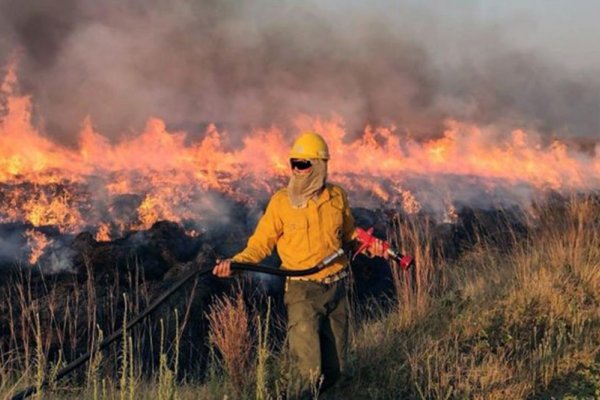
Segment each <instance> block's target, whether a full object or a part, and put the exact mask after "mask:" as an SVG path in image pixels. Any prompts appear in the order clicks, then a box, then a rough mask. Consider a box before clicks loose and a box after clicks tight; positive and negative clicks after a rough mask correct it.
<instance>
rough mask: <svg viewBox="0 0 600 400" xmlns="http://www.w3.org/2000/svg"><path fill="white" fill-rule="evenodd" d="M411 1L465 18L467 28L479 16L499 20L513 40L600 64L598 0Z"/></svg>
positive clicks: (575, 63)
mask: <svg viewBox="0 0 600 400" xmlns="http://www.w3.org/2000/svg"><path fill="white" fill-rule="evenodd" d="M412 3H413V4H415V5H419V6H421V7H426V8H428V9H430V10H431V11H432V12H434V13H436V14H437V15H439V16H445V17H446V18H447V19H449V20H455V21H456V22H461V23H462V24H464V29H465V30H469V24H470V23H473V22H474V21H476V23H481V24H496V26H497V28H498V30H499V31H501V32H502V34H503V35H504V36H505V37H506V39H507V40H509V41H510V42H511V44H513V45H515V46H517V47H520V48H523V49H527V48H528V49H532V50H537V51H542V52H544V53H545V54H547V55H549V56H551V57H552V59H553V60H554V61H556V62H560V63H563V64H564V65H567V66H572V67H577V68H594V69H597V68H600V46H599V41H600V23H599V22H600V19H599V18H600V1H598V0H454V1H450V0H446V1H444V0H428V1H418V0H412ZM490 26H491V25H490ZM455 38H456V36H455Z"/></svg>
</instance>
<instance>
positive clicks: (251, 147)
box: [0, 66, 600, 259]
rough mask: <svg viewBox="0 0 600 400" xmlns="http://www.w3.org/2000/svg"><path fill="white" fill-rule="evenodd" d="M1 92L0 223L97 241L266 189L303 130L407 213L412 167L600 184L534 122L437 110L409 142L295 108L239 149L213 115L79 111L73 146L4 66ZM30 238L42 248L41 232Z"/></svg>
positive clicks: (596, 172)
mask: <svg viewBox="0 0 600 400" xmlns="http://www.w3.org/2000/svg"><path fill="white" fill-rule="evenodd" d="M0 100H3V104H4V107H3V109H2V110H0V111H1V112H2V115H1V116H0V185H3V186H2V191H3V192H5V194H4V196H3V197H2V198H0V222H14V221H27V222H29V223H31V224H32V225H34V226H41V225H55V226H57V227H58V228H59V229H60V231H61V232H70V233H74V232H77V231H79V230H81V229H85V228H86V227H90V226H92V227H96V228H95V231H96V232H97V233H96V238H97V239H98V240H110V237H111V232H115V230H116V231H123V230H126V229H146V228H148V227H150V226H151V225H152V224H153V223H154V222H156V221H158V220H161V219H169V220H172V221H177V222H182V221H185V220H198V219H200V220H201V219H202V218H203V217H205V215H199V212H200V211H199V210H204V211H206V210H209V212H212V211H214V210H218V208H219V205H218V204H213V205H209V206H207V205H206V204H204V205H203V206H202V207H200V208H199V206H198V204H197V203H198V199H199V198H201V197H202V193H204V192H205V191H216V192H220V193H222V194H224V195H227V196H232V197H234V198H236V199H238V200H244V201H250V202H252V201H253V196H254V194H255V193H257V192H263V193H264V192H272V191H273V190H275V189H276V188H277V187H278V186H280V185H281V184H282V182H284V179H285V176H286V174H287V173H288V161H287V153H288V150H289V146H290V144H291V141H292V140H293V137H294V136H295V135H296V134H297V133H298V132H299V131H302V130H308V129H310V130H314V131H317V132H320V133H322V134H323V135H324V137H325V138H326V140H327V142H328V143H329V146H330V151H331V161H330V165H329V171H330V174H331V180H332V181H336V182H339V183H341V184H342V185H343V186H344V187H345V188H346V189H348V190H349V191H350V193H351V200H353V201H354V202H355V204H357V203H358V200H359V198H358V195H357V193H363V194H364V193H366V194H368V195H369V196H371V198H374V199H377V200H378V201H379V202H381V203H393V204H398V205H399V206H400V207H402V208H403V210H404V211H405V212H407V213H418V212H420V211H421V210H422V209H423V208H424V206H423V204H422V203H423V201H424V199H423V197H422V196H420V195H417V194H416V193H414V192H412V191H411V190H409V189H407V186H406V184H405V182H406V178H407V177H410V176H425V177H432V176H448V175H452V176H464V177H477V178H478V179H479V180H480V182H483V183H484V184H485V185H486V188H487V189H488V190H491V189H493V188H494V186H495V185H496V184H497V182H503V183H504V184H508V185H513V184H521V183H524V184H527V185H530V186H532V187H534V188H539V189H546V188H551V189H573V188H575V189H590V188H597V187H598V186H600V179H599V176H600V157H599V154H600V144H599V145H597V146H596V148H595V153H594V152H592V153H590V154H583V153H581V152H576V151H574V150H572V149H570V148H569V147H568V146H567V145H566V144H565V143H562V142H560V141H555V142H554V143H552V144H551V145H550V146H544V145H543V144H542V143H543V142H542V137H541V136H540V135H538V134H536V133H535V132H533V133H532V132H525V131H524V130H515V131H513V132H511V134H510V135H509V137H508V139H506V138H505V136H502V135H501V134H500V133H498V132H496V131H495V130H494V129H493V128H486V127H479V126H476V125H474V124H470V123H465V122H460V121H455V120H449V121H447V127H446V130H445V131H444V132H443V133H442V135H441V137H440V138H437V139H430V140H428V141H425V142H419V141H417V140H414V139H412V138H410V137H407V136H403V135H400V134H398V133H397V129H396V128H395V127H393V126H392V127H370V126H368V127H366V129H365V130H364V133H363V134H362V135H361V136H360V137H356V138H355V137H352V135H350V134H349V133H348V132H347V131H346V130H345V129H344V122H343V120H342V119H341V118H340V117H333V118H331V119H329V120H324V119H319V118H311V117H310V116H300V117H298V118H297V119H296V121H295V125H296V127H297V130H295V131H294V132H286V131H283V130H281V129H279V128H276V127H273V128H270V129H267V130H260V129H256V130H253V131H251V132H249V133H248V134H247V135H246V136H244V138H243V145H242V146H241V147H240V148H228V147H227V146H226V145H225V144H224V140H223V138H224V137H225V136H226V135H227V134H228V133H227V132H226V131H220V130H218V129H217V127H216V126H215V125H209V126H208V127H207V128H206V130H205V133H204V136H203V138H202V139H201V140H199V141H196V142H192V143H189V140H188V135H187V133H186V132H171V131H169V129H168V128H167V126H166V124H165V122H164V121H162V120H160V119H158V118H149V119H148V121H147V124H146V127H145V129H144V130H143V132H141V133H140V134H139V135H137V136H134V137H129V138H126V139H124V140H122V141H120V142H117V143H112V142H110V141H109V140H108V139H107V138H106V137H104V136H102V135H101V134H100V133H98V132H97V131H96V130H95V129H94V127H93V124H92V121H91V119H90V118H87V119H85V121H83V126H82V129H81V132H80V134H79V146H78V148H76V149H69V148H66V147H63V146H60V145H58V144H56V143H54V142H53V141H51V140H50V139H49V138H47V137H46V136H45V135H44V133H43V132H40V131H39V130H38V129H36V128H35V127H34V126H33V125H32V123H31V104H32V100H31V98H30V97H29V96H26V95H21V94H19V93H18V81H17V75H16V72H15V67H14V66H11V67H9V68H8V70H7V73H6V76H5V78H4V81H3V82H2V84H1V86H0ZM0 103H2V101H0ZM92 178H93V179H92ZM126 196H130V197H131V196H133V200H131V201H132V203H133V204H134V205H133V207H134V209H133V210H132V211H133V212H131V213H123V212H120V211H119V206H118V205H117V204H116V203H115V202H118V201H121V200H122V199H123V198H125V197H126ZM136 196H137V197H136ZM442 196H443V197H444V200H443V201H442V203H443V204H445V205H444V207H445V208H446V210H445V212H446V217H445V218H446V219H447V220H449V221H451V220H453V219H454V218H455V214H456V210H455V208H454V206H453V205H452V193H448V190H445V191H444V193H442ZM447 198H450V200H449V201H448V199H447ZM119 199H120V200H119ZM210 210H212V211H210ZM123 214H125V215H123ZM30 235H32V236H31V237H34V236H33V234H30ZM36 248H41V249H43V246H42V244H41V242H40V245H39V246H37V247H36ZM38 256H39V255H38ZM32 257H33V254H32ZM36 259H37V258H36Z"/></svg>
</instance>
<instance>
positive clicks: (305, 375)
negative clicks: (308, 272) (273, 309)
mask: <svg viewBox="0 0 600 400" xmlns="http://www.w3.org/2000/svg"><path fill="white" fill-rule="evenodd" d="M284 299H285V304H286V306H287V311H288V343H289V349H290V353H291V356H292V359H293V361H294V364H293V372H294V374H295V375H296V378H295V382H294V385H293V387H294V389H293V392H295V393H297V394H300V397H305V396H306V395H307V394H310V393H315V391H316V390H317V388H318V387H321V389H325V388H327V387H328V386H330V385H332V384H333V383H335V381H336V380H337V379H338V378H339V377H340V376H341V375H342V374H344V373H345V370H346V352H347V346H348V300H347V298H346V280H345V279H342V280H340V281H338V282H335V283H333V284H330V285H326V284H321V283H317V282H309V281H293V280H292V281H289V282H288V286H287V290H286V293H285V298H284Z"/></svg>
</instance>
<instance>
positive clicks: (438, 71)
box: [0, 0, 600, 144]
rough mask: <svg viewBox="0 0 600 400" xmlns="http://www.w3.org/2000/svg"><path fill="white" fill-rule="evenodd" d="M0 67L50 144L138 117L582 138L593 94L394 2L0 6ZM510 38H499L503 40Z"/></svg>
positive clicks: (473, 33) (538, 59) (591, 123)
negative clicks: (455, 127) (497, 127)
mask: <svg viewBox="0 0 600 400" xmlns="http://www.w3.org/2000/svg"><path fill="white" fill-rule="evenodd" d="M0 10H1V13H0V61H1V62H3V63H6V62H7V60H9V59H10V58H11V57H15V54H16V58H17V59H18V60H19V78H20V80H21V82H22V87H23V90H24V91H26V92H27V93H31V94H32V96H33V99H34V102H35V107H36V108H35V115H36V117H37V121H38V123H39V124H41V125H42V126H43V127H44V130H45V131H46V132H47V133H48V134H49V135H52V136H53V137H54V138H55V139H57V140H59V141H61V142H63V143H68V144H74V142H75V138H76V136H77V135H76V133H77V132H78V131H79V129H80V126H81V123H82V121H83V120H84V118H85V117H86V116H90V117H91V119H92V121H93V122H94V124H95V125H96V126H97V127H98V130H99V131H100V132H102V133H103V134H105V135H107V136H109V137H112V138H116V137H121V136H123V135H124V134H127V133H129V132H137V131H139V130H140V129H141V127H142V126H143V123H144V122H145V120H146V119H147V118H148V117H149V116H157V117H160V118H162V119H164V120H165V121H166V122H167V123H168V124H169V125H170V126H174V127H177V128H185V129H191V130H193V127H198V126H204V124H206V123H208V122H214V123H222V124H226V125H227V126H228V129H230V130H231V131H233V132H235V131H236V129H237V130H238V131H247V129H248V128H249V127H256V126H260V127H264V126H270V125H271V124H278V125H280V126H283V127H286V126H291V125H292V123H293V119H294V118H295V117H296V116H298V115H301V114H309V115H312V116H323V117H330V116H331V115H339V116H341V117H342V118H343V119H344V121H345V122H346V124H347V127H348V129H349V130H350V131H354V130H356V131H360V130H362V128H364V126H365V125H366V124H395V125H396V126H398V127H399V128H400V130H401V131H402V132H410V134H411V135H413V136H414V137H423V136H433V135H436V134H438V133H439V132H440V127H441V126H442V124H443V121H444V119H446V118H447V117H452V118H458V119H461V120H466V121H473V122H481V123H487V124H489V123H494V124H506V125H507V126H510V127H513V126H517V125H518V126H520V127H526V128H527V127H531V128H533V129H535V130H537V131H540V132H547V133H549V134H551V135H561V136H590V135H596V134H597V132H598V130H599V129H598V128H599V126H600V116H599V115H600V114H599V113H598V112H597V111H598V110H597V108H598V104H600V90H599V89H600V83H599V81H598V78H597V77H596V76H595V75H593V74H591V73H589V74H586V73H579V74H572V73H570V71H568V70H567V69H566V68H564V67H562V66H559V65H556V63H554V62H551V61H549V60H548V59H547V57H545V56H544V55H543V54H538V53H536V52H534V51H528V50H524V49H522V48H521V49H516V48H514V47H513V46H511V45H510V44H509V43H508V41H507V40H506V38H505V35H504V33H503V30H502V28H503V27H502V26H498V25H495V26H485V25H484V24H482V23H470V21H457V20H452V19H449V18H444V17H443V16H442V15H440V13H436V12H435V11H432V10H431V9H427V8H426V7H424V6H419V5H416V4H415V2H410V1H400V2H397V1H387V0H380V1H375V2H369V5H366V3H365V4H363V3H361V2H354V1H349V2H327V4H321V2H316V1H304V2H291V1H275V0H259V1H255V2H250V3H244V2H241V3H240V2H237V1H231V0H226V1H216V0H213V1H202V2H197V1H192V0H171V1H166V0H146V1H139V0H119V1H116V0H105V1H91V0H84V1H77V0H40V1H36V2H22V1H17V0H0ZM506 28H507V29H509V28H511V27H510V26H507V27H506Z"/></svg>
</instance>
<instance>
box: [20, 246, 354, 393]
mask: <svg viewBox="0 0 600 400" xmlns="http://www.w3.org/2000/svg"><path fill="white" fill-rule="evenodd" d="M342 254H344V251H343V250H342V249H339V250H337V251H336V252H335V253H332V254H331V255H329V256H328V257H326V258H324V259H323V260H321V262H319V263H318V264H317V265H315V266H314V267H311V268H308V269H303V270H289V269H277V268H272V267H268V266H265V265H261V264H252V263H245V262H235V261H234V262H232V263H231V270H232V271H252V272H263V273H266V274H271V275H277V276H307V275H312V274H314V273H316V272H319V271H320V270H322V269H323V268H325V267H326V266H327V265H329V264H331V262H332V261H334V260H335V259H337V258H338V257H340V256H341V255H342ZM212 270H213V266H212V265H211V266H208V267H204V268H201V269H198V270H191V271H188V272H186V273H185V274H184V275H183V276H182V277H181V279H179V280H178V281H177V282H175V283H174V284H173V286H171V287H170V288H169V289H167V291H166V292H164V293H163V294H162V295H161V296H159V297H158V298H157V299H156V300H154V301H153V302H152V304H150V305H149V306H148V307H147V308H146V309H145V310H144V311H142V312H141V313H139V314H138V315H136V316H135V317H134V318H133V319H132V320H131V321H129V323H128V324H127V325H126V326H125V330H126V331H127V330H129V329H131V328H133V327H134V326H135V325H137V324H138V323H140V322H141V321H142V320H143V319H144V318H146V317H147V316H148V315H150V314H151V313H152V312H153V311H154V310H156V309H157V308H158V306H160V305H161V304H162V303H164V302H165V301H166V300H167V299H168V298H169V297H170V296H171V295H172V294H173V293H175V292H176V291H177V290H178V289H179V288H181V287H182V286H183V285H184V284H185V283H186V282H188V281H189V280H190V279H192V278H193V277H195V276H196V275H197V276H202V275H206V274H209V273H210V272H211V271H212ZM122 335H123V328H120V329H118V330H117V331H116V332H113V333H112V334H111V335H110V336H108V337H107V338H106V339H104V340H103V341H102V342H100V344H99V345H98V347H97V351H101V350H104V349H105V348H107V347H108V346H109V345H110V344H111V343H113V342H114V341H115V340H117V339H119V338H120V337H121V336H122ZM91 356H92V352H91V351H88V352H87V353H85V354H83V355H81V356H79V357H78V358H77V359H75V360H73V361H71V363H69V364H68V365H67V366H66V367H64V368H63V369H61V370H60V371H58V373H57V374H56V375H55V376H54V377H53V380H54V381H58V380H60V379H62V378H64V377H65V376H67V375H68V374H70V373H71V372H72V371H74V370H75V369H77V368H78V367H80V366H81V365H82V364H84V363H85V362H87V361H88V360H89V359H90V357H91ZM50 382H51V380H50V379H48V378H46V379H44V381H43V382H42V385H41V386H42V387H46V386H48V385H49V384H50ZM37 389H38V388H37V387H35V386H29V387H28V388H26V389H23V390H22V391H20V392H18V393H17V394H15V395H14V396H13V397H12V398H11V399H12V400H22V399H25V398H27V397H29V396H31V395H32V394H34V393H35V392H36V391H37Z"/></svg>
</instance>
